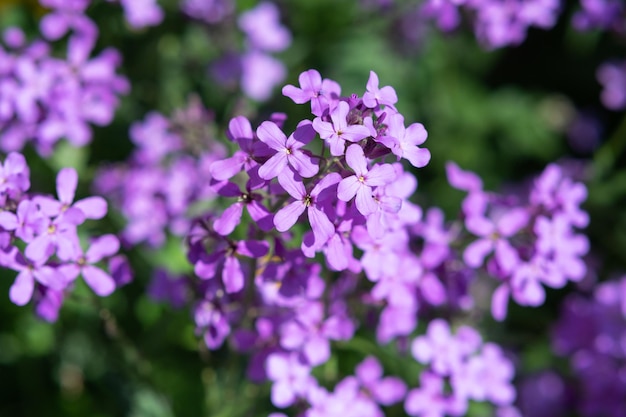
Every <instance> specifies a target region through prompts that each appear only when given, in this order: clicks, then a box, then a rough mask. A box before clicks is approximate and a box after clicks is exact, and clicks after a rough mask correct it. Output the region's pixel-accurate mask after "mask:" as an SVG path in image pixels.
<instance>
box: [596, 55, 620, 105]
mask: <svg viewBox="0 0 626 417" xmlns="http://www.w3.org/2000/svg"><path fill="white" fill-rule="evenodd" d="M597 77H598V81H599V82H600V84H602V87H603V90H602V94H601V96H600V98H601V99H602V104H604V106H605V107H606V108H607V109H611V110H623V109H625V108H626V61H621V62H606V63H604V64H602V65H601V66H600V68H598V71H597Z"/></svg>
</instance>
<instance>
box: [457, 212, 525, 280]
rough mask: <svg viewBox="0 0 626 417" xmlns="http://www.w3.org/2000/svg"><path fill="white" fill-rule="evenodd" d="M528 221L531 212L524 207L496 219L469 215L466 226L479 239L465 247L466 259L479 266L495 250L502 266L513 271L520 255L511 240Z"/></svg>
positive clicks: (507, 270)
mask: <svg viewBox="0 0 626 417" xmlns="http://www.w3.org/2000/svg"><path fill="white" fill-rule="evenodd" d="M528 220H529V215H528V212H527V211H526V210H525V209H521V208H520V209H513V210H510V211H508V212H506V213H504V214H502V215H501V216H500V217H499V218H498V219H497V220H495V221H493V220H490V219H487V218H483V217H470V218H467V219H466V221H465V226H466V227H467V228H468V230H469V231H470V232H472V233H473V234H475V235H477V236H479V237H480V239H478V240H476V241H474V242H472V243H470V245H469V246H468V247H467V248H466V249H465V251H464V252H463V260H464V261H465V263H466V264H467V265H468V266H470V267H472V268H478V267H479V266H481V265H482V264H483V262H484V259H485V257H486V256H487V255H488V254H489V253H491V252H494V253H495V257H496V260H497V261H498V264H499V265H500V267H501V268H502V269H503V270H504V271H505V272H506V273H509V272H511V271H512V270H513V268H515V266H516V265H517V264H518V262H519V257H518V255H517V252H516V250H515V248H513V246H511V244H510V243H509V240H508V239H509V238H511V237H512V236H514V235H515V234H516V233H517V232H519V231H520V230H521V229H523V228H524V227H526V225H527V224H528Z"/></svg>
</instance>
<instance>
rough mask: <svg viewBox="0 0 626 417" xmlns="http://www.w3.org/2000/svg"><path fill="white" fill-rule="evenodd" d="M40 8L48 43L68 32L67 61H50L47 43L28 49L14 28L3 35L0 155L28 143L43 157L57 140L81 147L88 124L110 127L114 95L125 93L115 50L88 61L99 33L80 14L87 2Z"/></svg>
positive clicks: (52, 2)
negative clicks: (1, 151)
mask: <svg viewBox="0 0 626 417" xmlns="http://www.w3.org/2000/svg"><path fill="white" fill-rule="evenodd" d="M41 4H42V5H43V6H45V7H48V8H51V9H53V11H52V12H51V13H49V14H47V15H46V16H44V18H43V19H42V20H41V22H40V30H41V33H42V35H43V36H44V37H45V38H46V39H47V40H48V41H56V40H58V39H60V38H62V37H63V36H64V35H65V34H67V33H68V32H71V34H70V36H69V40H68V43H67V58H66V59H60V58H57V57H55V56H54V55H53V54H52V50H51V49H52V48H51V44H49V43H48V42H46V41H43V40H36V41H34V42H32V43H28V42H27V41H26V38H25V35H24V33H23V32H22V31H21V30H20V29H18V28H10V29H8V30H7V31H5V34H4V43H5V44H6V49H5V48H3V47H2V46H0V61H1V62H2V64H1V65H0V87H1V88H0V90H1V92H0V131H1V132H2V134H1V135H0V149H2V150H4V151H5V152H11V151H20V150H21V149H22V148H23V147H24V145H25V144H26V143H27V142H32V143H33V145H34V146H35V148H36V149H37V151H38V152H39V153H40V154H42V155H48V154H50V153H51V152H52V149H53V146H54V144H55V143H56V142H57V141H58V140H60V139H62V138H66V139H67V140H68V141H69V142H70V143H71V144H72V145H74V146H84V145H86V144H87V143H89V142H90V140H91V127H90V124H95V125H98V126H104V125H107V124H109V123H110V122H111V120H112V119H113V115H114V112H115V109H116V108H117V106H118V105H119V95H120V94H124V93H126V92H128V89H129V84H128V81H127V80H126V78H124V77H122V76H120V75H118V74H116V70H117V67H118V66H119V65H120V61H121V59H120V55H119V53H118V52H117V51H116V50H114V49H105V50H104V51H102V52H101V53H100V54H99V55H97V56H95V57H93V58H90V55H91V53H92V51H93V48H94V46H95V42H96V39H97V37H98V29H97V27H96V25H95V24H94V22H93V21H92V20H90V19H89V18H88V17H86V16H85V14H84V13H85V9H86V8H87V7H88V5H89V1H75V2H65V1H57V0H42V1H41Z"/></svg>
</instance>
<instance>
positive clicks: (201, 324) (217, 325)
mask: <svg viewBox="0 0 626 417" xmlns="http://www.w3.org/2000/svg"><path fill="white" fill-rule="evenodd" d="M193 317H194V321H195V323H196V333H201V334H202V335H203V337H204V342H205V343H206V345H207V347H208V348H209V349H217V348H219V347H220V346H221V345H222V343H224V340H225V339H226V337H227V336H228V335H229V334H230V324H229V323H228V319H227V317H226V315H225V314H224V312H223V311H222V310H221V309H220V308H218V307H217V306H216V305H215V304H213V303H211V302H209V301H207V300H203V301H201V302H199V303H198V304H197V305H196V306H195V308H194V309H193Z"/></svg>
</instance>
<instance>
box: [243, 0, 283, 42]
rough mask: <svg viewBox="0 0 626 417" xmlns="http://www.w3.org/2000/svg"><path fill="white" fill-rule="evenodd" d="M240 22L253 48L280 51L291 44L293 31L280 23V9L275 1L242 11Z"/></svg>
mask: <svg viewBox="0 0 626 417" xmlns="http://www.w3.org/2000/svg"><path fill="white" fill-rule="evenodd" d="M238 23H239V27H240V28H241V30H243V32H244V33H245V34H246V35H247V39H248V42H249V43H250V46H251V47H252V48H253V49H258V50H261V51H266V52H280V51H283V50H284V49H286V48H287V47H288V46H289V44H291V33H289V30H287V28H285V27H284V26H282V25H281V24H280V16H279V10H278V7H276V5H275V4H274V3H269V2H261V3H259V4H258V5H257V6H256V7H254V8H253V9H250V10H247V11H245V12H244V13H242V14H241V15H240V16H239V19H238Z"/></svg>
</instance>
